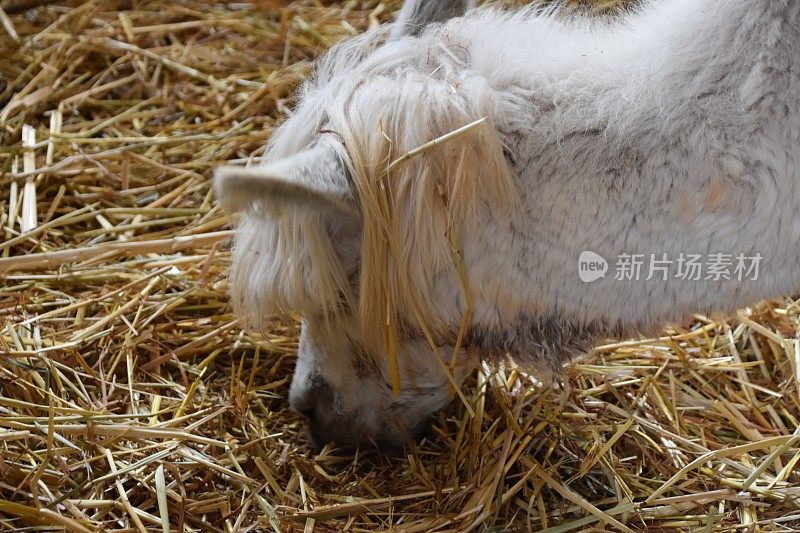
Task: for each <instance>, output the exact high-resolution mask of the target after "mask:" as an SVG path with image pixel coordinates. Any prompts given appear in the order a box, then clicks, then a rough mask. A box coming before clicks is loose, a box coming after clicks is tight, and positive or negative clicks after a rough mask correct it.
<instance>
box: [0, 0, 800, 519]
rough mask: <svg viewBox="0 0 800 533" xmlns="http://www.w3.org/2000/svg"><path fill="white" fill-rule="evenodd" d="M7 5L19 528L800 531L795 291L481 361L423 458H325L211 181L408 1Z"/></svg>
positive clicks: (10, 388)
mask: <svg viewBox="0 0 800 533" xmlns="http://www.w3.org/2000/svg"><path fill="white" fill-rule="evenodd" d="M505 3H506V4H511V3H513V2H510V1H508V2H505ZM584 3H587V4H592V5H593V6H595V7H596V8H598V9H606V8H610V7H613V6H614V5H616V4H618V3H619V2H618V1H616V0H603V1H596V2H590V1H588V0H587V1H586V2H584ZM0 7H1V8H2V9H0V46H2V52H3V53H2V55H0V234H2V235H3V240H2V241H0V315H1V316H2V320H0V531H78V532H84V533H85V532H95V531H126V532H133V531H135V532H141V531H147V532H166V531H187V532H188V531H197V532H200V531H202V532H226V533H228V532H231V533H232V532H235V531H238V532H246V531H287V532H288V531H300V530H303V531H343V530H347V531H380V530H392V531H408V532H414V531H417V532H427V531H470V530H481V531H505V530H509V531H523V530H528V529H530V530H544V531H550V532H567V531H612V530H614V531H687V532H688V531H703V532H722V531H748V532H750V531H753V532H754V531H792V530H797V529H798V527H800V500H798V499H799V498H800V477H798V473H797V465H798V462H799V461H800V431H798V427H800V397H799V396H798V390H799V388H800V387H799V385H798V383H799V382H798V375H799V373H800V341H798V340H797V338H798V330H799V326H800V324H799V322H800V301H793V300H789V299H787V300H783V301H775V302H769V303H763V304H761V305H759V306H757V307H755V308H753V309H749V310H743V311H742V312H741V313H739V315H738V316H736V317H730V318H728V319H727V320H723V319H722V318H719V317H717V318H714V319H712V318H708V317H702V316H697V317H695V319H694V320H692V321H690V322H687V323H685V324H679V325H676V326H674V327H672V328H670V329H667V330H665V331H664V332H662V334H660V335H659V336H658V338H653V339H637V340H628V341H622V342H611V341H609V343H608V344H606V345H605V346H601V347H598V349H597V350H596V351H595V352H594V353H593V354H590V355H587V356H585V357H583V358H581V359H579V360H577V361H574V362H573V363H571V364H570V365H568V366H567V368H566V370H565V375H564V378H563V382H562V383H560V385H561V387H559V386H557V385H558V384H557V385H546V384H542V383H540V382H539V381H537V380H536V377H535V376H530V375H528V374H526V373H524V372H522V371H520V370H519V369H517V368H515V367H514V366H513V364H512V363H510V362H509V363H507V364H505V365H502V366H501V367H499V368H494V367H490V366H483V367H481V368H480V369H479V371H478V372H477V373H476V375H474V376H472V377H471V378H470V380H469V381H468V383H467V384H466V386H465V387H464V388H463V390H462V395H463V398H462V399H461V401H454V402H453V405H452V406H451V407H450V408H448V409H447V410H446V411H445V412H443V413H440V414H438V415H437V417H436V419H435V420H434V423H433V428H432V431H431V432H430V435H429V436H428V437H427V438H426V440H424V441H422V442H421V443H419V444H417V445H413V446H411V447H410V448H409V449H408V450H407V451H406V453H404V454H399V455H395V456H390V457H385V456H381V455H378V454H376V453H375V452H373V451H370V450H367V449H364V450H360V451H358V452H357V453H355V454H353V453H347V452H345V451H343V450H339V449H336V448H334V447H332V446H328V447H326V448H325V449H323V450H322V451H321V453H319V454H314V453H313V452H312V451H310V450H309V448H308V447H307V440H306V437H305V433H304V426H303V421H302V420H301V418H300V417H299V416H297V415H295V414H293V413H292V412H291V411H290V410H289V409H288V405H287V402H286V396H287V391H288V385H289V381H290V377H291V370H292V366H293V362H294V352H295V350H296V347H297V336H298V328H297V325H296V324H293V323H282V322H279V321H277V320H275V321H273V322H272V325H271V327H270V328H269V331H268V332H267V333H266V334H264V335H255V334H252V333H250V332H249V331H246V330H242V323H241V321H240V320H239V319H238V318H237V317H235V316H233V315H232V313H231V311H230V308H229V306H228V302H227V282H226V278H225V276H226V272H227V269H228V265H229V251H228V242H227V239H228V237H229V236H230V227H229V226H228V223H227V221H226V220H225V218H224V217H223V214H222V212H221V210H220V209H219V207H217V205H216V203H215V200H214V198H213V194H212V193H211V191H210V175H211V172H212V170H213V168H214V167H215V166H217V165H219V164H221V163H223V162H230V161H233V162H235V163H236V162H238V163H239V164H244V163H246V162H255V161H257V160H258V158H259V157H260V156H261V155H262V150H263V146H264V144H265V141H266V140H267V139H268V138H269V136H270V134H271V133H272V131H273V130H274V128H275V127H276V126H277V125H278V124H279V123H280V121H281V120H282V117H283V116H284V115H285V113H286V112H287V110H288V109H290V108H291V106H292V104H293V100H292V94H293V90H294V89H295V88H296V87H297V85H298V84H299V83H300V82H301V80H302V79H303V77H304V76H306V75H307V74H308V72H309V70H310V64H311V62H312V61H313V59H314V58H315V57H316V56H318V55H319V54H320V53H322V52H323V51H324V50H325V49H326V48H327V47H329V46H330V45H331V44H332V43H335V42H336V41H338V40H340V39H343V38H346V37H348V36H350V35H353V34H356V33H359V32H362V31H364V30H366V29H367V28H368V27H370V26H371V25H374V24H378V23H379V22H381V21H386V20H390V19H391V17H392V16H393V13H394V11H395V10H396V9H397V8H398V7H399V0H341V1H336V2H324V3H323V2H318V1H316V0H302V1H301V0H298V1H296V2H284V1H279V0H257V1H253V2H239V3H236V2H207V1H200V0H185V1H182V2H157V1H155V0H139V1H136V2H130V1H125V0H120V1H117V2H111V1H106V0H89V1H79V0H69V1H65V2H53V1H46V0H10V1H9V0H5V1H2V2H0ZM134 7H135V9H134ZM26 126H30V128H31V129H30V130H29V129H28V128H27V127H26ZM23 131H24V132H25V133H24V134H23ZM31 132H32V133H31ZM398 155H400V154H396V156H398ZM412 155H413V154H412ZM396 164H400V161H398V162H397V163H396ZM451 244H452V246H453V251H454V253H455V254H457V253H458V242H456V241H455V240H454V241H453V242H452V243H451ZM468 276H469V273H468V272H467V273H466V277H467V278H468ZM465 283H467V284H468V279H467V280H466V282H465Z"/></svg>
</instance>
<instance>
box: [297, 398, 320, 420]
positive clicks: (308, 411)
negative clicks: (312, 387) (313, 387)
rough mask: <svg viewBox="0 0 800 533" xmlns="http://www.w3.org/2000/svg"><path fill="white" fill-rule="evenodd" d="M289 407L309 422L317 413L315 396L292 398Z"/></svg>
mask: <svg viewBox="0 0 800 533" xmlns="http://www.w3.org/2000/svg"><path fill="white" fill-rule="evenodd" d="M291 405H292V409H294V410H295V411H296V412H297V413H299V414H301V415H303V416H304V417H306V418H308V419H309V420H313V419H314V415H315V413H316V411H317V398H316V395H315V394H313V393H306V394H303V395H302V396H299V397H297V396H296V397H294V398H292V401H291Z"/></svg>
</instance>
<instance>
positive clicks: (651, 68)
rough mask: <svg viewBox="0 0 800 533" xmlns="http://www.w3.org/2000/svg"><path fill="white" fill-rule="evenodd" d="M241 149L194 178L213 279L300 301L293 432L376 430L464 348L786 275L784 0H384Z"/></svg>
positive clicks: (795, 251) (782, 280) (395, 428)
mask: <svg viewBox="0 0 800 533" xmlns="http://www.w3.org/2000/svg"><path fill="white" fill-rule="evenodd" d="M480 119H485V122H484V123H483V124H480V123H478V124H477V125H474V127H471V128H468V131H464V132H462V133H461V134H458V135H453V136H451V137H452V138H449V139H448V140H443V141H442V142H438V143H433V144H432V145H430V146H426V147H424V148H423V149H420V150H415V149H417V148H418V147H421V146H423V145H425V144H426V143H428V142H430V141H432V140H434V139H440V138H441V137H443V136H446V135H447V134H449V133H451V132H453V131H456V130H458V129H459V128H461V127H463V126H465V125H468V124H474V123H475V122H476V121H479V120H480ZM440 140H441V139H440ZM266 159H267V161H266V162H265V164H264V165H263V166H260V167H258V168H248V169H242V168H233V167H224V168H221V169H219V170H218V172H217V175H216V178H215V180H216V181H215V187H216V192H217V194H218V196H219V198H220V199H221V201H222V203H223V205H224V207H225V209H226V210H227V211H228V212H235V211H240V212H241V218H240V221H239V226H238V233H237V235H238V236H237V239H236V242H235V245H234V250H233V264H232V268H231V275H230V280H231V293H232V299H233V302H234V304H235V306H236V308H237V310H238V312H240V313H242V314H244V315H247V316H248V317H250V318H251V320H252V323H253V325H254V327H259V326H264V325H265V323H266V322H267V321H268V320H269V319H270V317H271V316H272V315H273V314H274V313H276V312H279V311H283V312H292V313H297V314H299V315H301V316H302V333H301V337H300V346H299V353H298V360H297V368H296V371H295V375H294V379H293V382H292V386H291V390H290V403H291V405H292V406H293V407H294V409H296V410H297V411H299V412H300V413H303V414H305V415H306V416H308V418H309V421H310V429H311V434H312V437H313V439H314V441H315V442H316V443H318V444H323V443H325V442H328V441H335V442H338V443H341V444H353V443H356V442H359V441H362V440H373V441H374V442H376V443H377V444H378V445H380V446H387V447H391V446H398V445H401V444H402V443H403V442H404V441H406V440H407V439H409V438H412V437H414V436H415V435H416V434H417V433H418V432H419V430H420V429H421V428H422V427H423V425H424V424H425V420H426V418H428V416H429V415H430V414H432V413H433V412H435V411H437V410H438V409H440V408H441V407H443V406H444V405H445V404H446V403H448V401H449V399H450V396H451V392H452V390H449V389H450V387H451V386H452V385H453V383H455V384H457V383H460V381H461V380H462V379H463V378H464V376H466V375H467V374H468V373H469V372H470V371H471V370H472V369H473V368H474V366H475V365H476V364H477V362H478V361H479V360H480V358H482V357H490V356H493V355H502V354H506V353H507V354H510V356H511V357H513V358H514V359H515V360H516V361H517V362H518V363H520V364H523V365H534V366H541V367H549V368H553V369H557V368H559V367H560V365H561V364H562V362H563V361H564V360H565V359H566V358H567V357H568V356H570V355H571V354H574V353H579V352H582V351H585V350H587V349H589V348H591V346H592V345H593V343H596V342H598V341H599V340H601V339H605V338H609V337H621V336H626V335H631V334H636V333H637V332H643V331H644V332H646V331H652V330H653V328H657V327H658V326H660V325H664V324H665V323H668V322H673V323H675V322H678V321H682V320H684V319H686V318H687V317H689V316H691V314H692V313H699V312H706V313H709V312H713V311H720V312H730V311H733V310H735V309H737V308H740V307H742V306H746V305H750V304H752V303H755V302H757V301H759V300H761V299H764V298H768V297H776V296H779V295H784V294H788V293H791V292H792V291H795V290H797V289H798V287H800V215H799V214H798V205H799V204H800V0H653V1H649V2H645V3H643V4H640V5H639V6H638V7H636V8H635V9H632V10H630V11H627V12H625V13H623V14H621V15H619V16H618V17H616V18H614V19H612V20H596V19H595V20H590V19H589V18H583V17H575V16H571V17H565V16H564V13H559V11H558V9H541V8H536V7H529V8H525V9H521V10H518V11H516V12H504V11H502V10H498V9H491V8H477V9H471V6H470V5H469V2H468V1H466V0H441V1H435V2H434V1H433V0H429V1H425V0H409V2H408V3H407V4H406V5H405V6H404V7H403V9H402V11H401V13H400V18H399V20H398V21H397V22H396V23H395V24H394V25H393V26H389V27H388V28H378V29H376V30H374V31H371V32H369V33H367V34H365V35H362V36H360V37H356V38H354V39H351V40H347V41H345V42H342V43H341V44H338V45H337V46H335V47H334V48H333V49H332V50H330V51H329V52H328V53H327V55H325V56H324V57H323V58H322V59H321V60H320V61H319V62H318V63H317V66H316V69H315V72H314V74H313V75H312V77H311V78H310V79H309V80H308V81H307V82H306V83H305V84H304V85H303V87H302V89H301V90H300V91H299V95H298V103H297V106H296V108H295V109H294V112H293V114H292V115H291V116H289V117H288V119H287V120H286V121H285V123H284V124H283V125H282V126H281V127H280V128H279V129H278V130H277V131H276V132H275V133H274V135H273V136H272V139H271V141H270V144H269V147H268V150H267V156H266ZM701 256H702V257H703V260H702V261H700V260H699V259H698V258H699V257H701ZM692 258H694V263H692ZM709 258H713V260H712V259H709ZM745 259H748V260H750V262H749V263H748V266H747V268H746V269H745V268H741V267H742V262H743V260H745ZM698 261H700V262H699V263H698ZM691 264H695V266H696V265H697V264H700V266H701V271H700V273H699V275H696V274H698V273H697V271H696V270H695V271H693V272H694V274H692V275H690V276H687V275H686V274H687V271H688V270H689V266H690V265H691ZM637 265H638V266H637ZM726 266H727V270H726V268H725V267H726ZM754 266H756V267H760V268H757V269H754V268H753V267H754ZM582 269H586V273H588V274H594V275H590V276H586V277H584V278H582V277H580V274H581V271H582ZM637 269H640V270H641V269H645V270H647V269H649V270H650V272H649V274H648V275H644V273H642V275H641V276H639V275H638V270H637ZM756 270H758V272H756ZM604 272H605V276H603V273H604ZM634 274H636V275H634ZM742 274H745V276H743V275H742ZM595 278H596V279H595ZM582 280H583V281H582Z"/></svg>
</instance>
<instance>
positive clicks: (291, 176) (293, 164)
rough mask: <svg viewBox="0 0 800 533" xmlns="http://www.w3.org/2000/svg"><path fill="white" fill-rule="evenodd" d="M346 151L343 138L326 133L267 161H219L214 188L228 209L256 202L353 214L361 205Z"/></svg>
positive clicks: (260, 205) (262, 206)
mask: <svg viewBox="0 0 800 533" xmlns="http://www.w3.org/2000/svg"><path fill="white" fill-rule="evenodd" d="M325 137H328V136H325ZM337 144H338V146H337ZM346 157H347V154H346V152H345V151H344V147H343V146H341V144H340V143H338V142H337V141H335V140H330V139H327V138H323V139H321V140H320V141H319V142H318V143H317V144H315V145H314V146H312V147H311V148H307V149H306V150H303V151H302V152H299V153H297V154H295V155H293V156H290V157H287V158H285V159H281V160H279V161H275V162H273V163H270V164H268V165H265V166H260V167H249V168H245V167H233V166H223V167H220V168H218V169H217V170H216V172H215V173H214V189H215V191H216V194H217V198H218V199H219V200H220V202H221V203H222V206H223V208H224V209H225V211H226V212H227V213H229V214H233V213H236V212H238V211H244V210H248V209H253V208H254V207H258V208H260V209H262V210H265V211H270V210H276V209H277V210H279V209H281V208H282V207H284V206H302V207H303V208H308V209H313V210H316V211H318V212H320V213H322V214H326V212H329V213H331V214H335V213H338V214H350V215H355V214H358V207H357V205H356V202H355V200H354V198H353V192H352V189H351V186H350V181H349V180H348V177H347V169H346V164H345V158H346Z"/></svg>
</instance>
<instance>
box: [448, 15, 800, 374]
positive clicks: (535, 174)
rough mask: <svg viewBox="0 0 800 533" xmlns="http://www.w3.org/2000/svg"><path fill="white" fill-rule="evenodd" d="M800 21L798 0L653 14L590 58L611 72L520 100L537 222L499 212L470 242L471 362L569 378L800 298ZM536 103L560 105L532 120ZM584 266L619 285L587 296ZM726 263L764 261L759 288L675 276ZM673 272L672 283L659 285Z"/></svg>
mask: <svg viewBox="0 0 800 533" xmlns="http://www.w3.org/2000/svg"><path fill="white" fill-rule="evenodd" d="M799 12H800V1H797V0H769V1H767V0H674V1H670V2H666V1H665V2H662V3H654V4H649V7H648V8H646V10H645V11H643V12H642V13H641V14H639V15H637V17H638V18H635V19H634V20H632V21H631V22H630V23H629V24H630V26H629V27H626V29H623V30H620V29H615V30H612V31H610V32H609V33H608V34H602V33H600V34H599V36H597V35H592V37H591V39H594V40H595V41H592V40H589V41H584V42H583V43H582V44H581V47H580V48H579V49H578V52H579V53H576V54H575V55H576V57H577V56H579V55H580V54H582V53H584V52H585V53H586V54H587V55H589V56H591V55H592V54H599V52H596V50H598V49H606V50H608V51H612V52H611V53H613V54H615V56H614V57H613V58H612V59H605V60H604V61H605V63H603V65H602V68H600V67H598V66H597V65H595V64H591V62H590V61H589V60H586V61H583V60H581V59H575V58H572V60H573V64H572V65H571V67H570V70H569V72H566V71H562V72H555V73H554V76H560V78H559V79H558V80H557V81H555V82H552V81H550V80H545V81H544V82H541V81H540V80H541V78H538V77H537V78H535V79H534V82H533V83H534V84H538V83H540V84H541V86H539V85H535V86H534V87H533V89H532V90H531V89H529V88H525V89H524V90H517V89H516V88H513V87H512V88H510V89H506V91H507V94H508V96H507V97H506V99H507V101H509V102H512V103H511V104H508V111H506V113H505V115H506V116H507V117H510V119H509V120H508V122H507V124H508V128H509V130H510V131H509V132H508V133H506V132H504V134H505V135H506V137H507V138H508V139H511V140H512V141H511V142H513V145H514V149H513V150H512V152H513V154H512V155H513V156H515V157H514V159H515V161H514V164H515V167H516V173H517V182H518V188H519V189H520V194H521V195H522V196H523V203H524V204H525V211H526V219H525V220H520V221H514V222H512V223H506V222H504V221H503V220H501V219H500V218H499V217H498V216H497V214H496V212H493V211H491V210H489V209H487V211H486V214H485V216H484V218H483V222H482V225H481V226H479V225H476V226H475V227H474V228H472V229H471V232H472V233H471V234H472V235H473V239H472V243H471V244H474V245H473V246H467V247H466V249H465V252H464V255H465V258H466V259H465V262H466V264H467V265H468V271H469V273H470V275H471V276H472V277H473V280H474V281H473V282H472V287H473V288H474V291H475V292H476V294H475V295H473V301H475V302H478V304H479V308H478V309H476V310H475V312H474V316H475V320H474V321H473V322H474V327H473V328H472V330H471V331H470V335H469V337H468V340H469V343H468V344H469V345H470V346H474V347H477V348H479V349H481V350H483V351H485V352H500V353H502V352H503V351H511V352H513V353H515V355H517V356H518V357H522V358H523V359H525V358H526V357H525V356H526V354H528V355H529V359H530V358H537V357H543V358H544V361H545V362H546V363H548V364H553V365H556V366H557V364H558V363H559V362H560V358H561V357H562V356H563V355H565V354H566V353H569V352H575V351H581V350H583V349H585V348H586V347H587V346H590V345H591V344H592V343H594V342H595V341H596V340H597V339H598V338H602V337H605V336H608V337H619V336H623V335H630V334H634V333H636V332H637V331H645V332H650V331H652V328H653V327H655V326H658V325H663V324H665V323H670V322H671V323H676V322H682V321H683V320H684V319H686V317H688V316H691V314H692V313H698V312H700V313H711V312H714V311H722V312H730V311H733V310H735V309H736V308H739V307H743V306H746V305H750V304H753V303H755V302H757V301H759V300H762V299H765V298H770V297H777V296H780V295H782V294H787V293H789V292H791V291H792V290H796V289H797V288H798V286H800V224H798V222H797V215H796V208H795V207H794V206H796V204H797V203H798V202H800V185H796V184H799V183H800V97H799V96H798V95H800V82H799V81H798V78H799V77H800V76H798V71H800V68H799V66H800V29H799V27H800V25H799V24H798V22H799V21H800V15H799V14H798V13H799ZM615 32H616V33H615ZM654 34H655V37H654ZM570 37H571V36H570ZM591 59H596V58H595V57H594V56H591ZM600 61H603V60H600ZM531 94H532V95H533V98H537V97H538V96H539V94H544V98H541V99H539V100H536V101H535V105H533V106H529V107H531V108H534V109H532V110H531V109H528V110H527V111H525V113H527V114H528V115H527V118H526V121H525V122H524V123H522V121H517V118H516V117H518V116H519V115H520V112H519V110H521V109H526V108H523V107H522V106H521V105H520V103H519V102H521V101H524V102H526V104H525V105H529V104H528V103H527V102H529V101H530V99H529V100H524V99H523V97H529V96H530V95H531ZM540 102H544V103H541V104H540ZM530 124H533V125H532V126H531V125H530ZM503 126H505V125H503ZM554 132H555V133H554ZM778 235H780V239H779V238H778V237H777V236H778ZM585 251H593V252H596V253H597V254H599V255H601V256H602V257H604V258H605V260H606V261H607V262H608V264H607V268H608V271H607V272H606V276H605V278H601V279H595V280H593V281H591V282H587V283H584V282H582V281H583V280H581V279H579V276H578V270H579V258H580V257H581V255H582V253H583V252H585ZM716 253H720V254H725V255H726V260H727V255H730V256H731V257H730V259H731V261H735V260H736V259H735V258H737V257H739V256H740V255H741V256H742V257H743V258H746V259H747V260H750V259H752V258H755V257H759V258H760V261H761V262H760V265H761V270H760V273H759V275H758V276H757V278H750V279H741V280H740V279H736V276H735V271H734V269H735V263H732V265H731V266H730V267H729V274H728V275H727V276H728V278H729V279H724V278H714V276H713V275H712V276H711V277H707V276H708V273H707V272H706V271H705V270H704V271H703V274H702V276H701V278H699V279H685V278H676V277H675V274H676V273H677V271H676V270H674V269H677V268H680V267H679V262H678V261H679V258H680V257H681V254H686V256H688V255H698V256H700V257H702V259H701V262H702V263H703V264H704V267H703V268H708V264H709V263H711V262H712V261H713V258H714V254H716ZM625 255H633V256H637V259H635V260H638V261H642V262H643V268H642V270H641V275H637V278H636V279H625V277H622V278H620V279H616V277H617V272H618V268H619V265H620V258H621V257H624V256H625ZM664 256H666V257H667V258H668V259H669V261H670V262H671V263H670V265H669V268H671V269H673V270H670V271H669V272H668V273H667V275H666V276H665V278H664V279H663V280H660V276H661V274H660V272H656V274H655V276H654V277H653V278H651V279H649V280H648V279H646V278H647V276H648V268H649V266H648V263H649V261H651V260H652V259H653V258H656V259H659V260H660V259H662V258H663V257H664ZM502 257H506V258H511V259H509V260H507V261H505V263H503V264H504V267H503V270H502V271H501V272H499V271H498V267H497V264H498V261H501V260H499V259H498V258H502ZM512 259H513V260H512ZM534 354H540V355H534ZM541 354H544V355H541Z"/></svg>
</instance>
